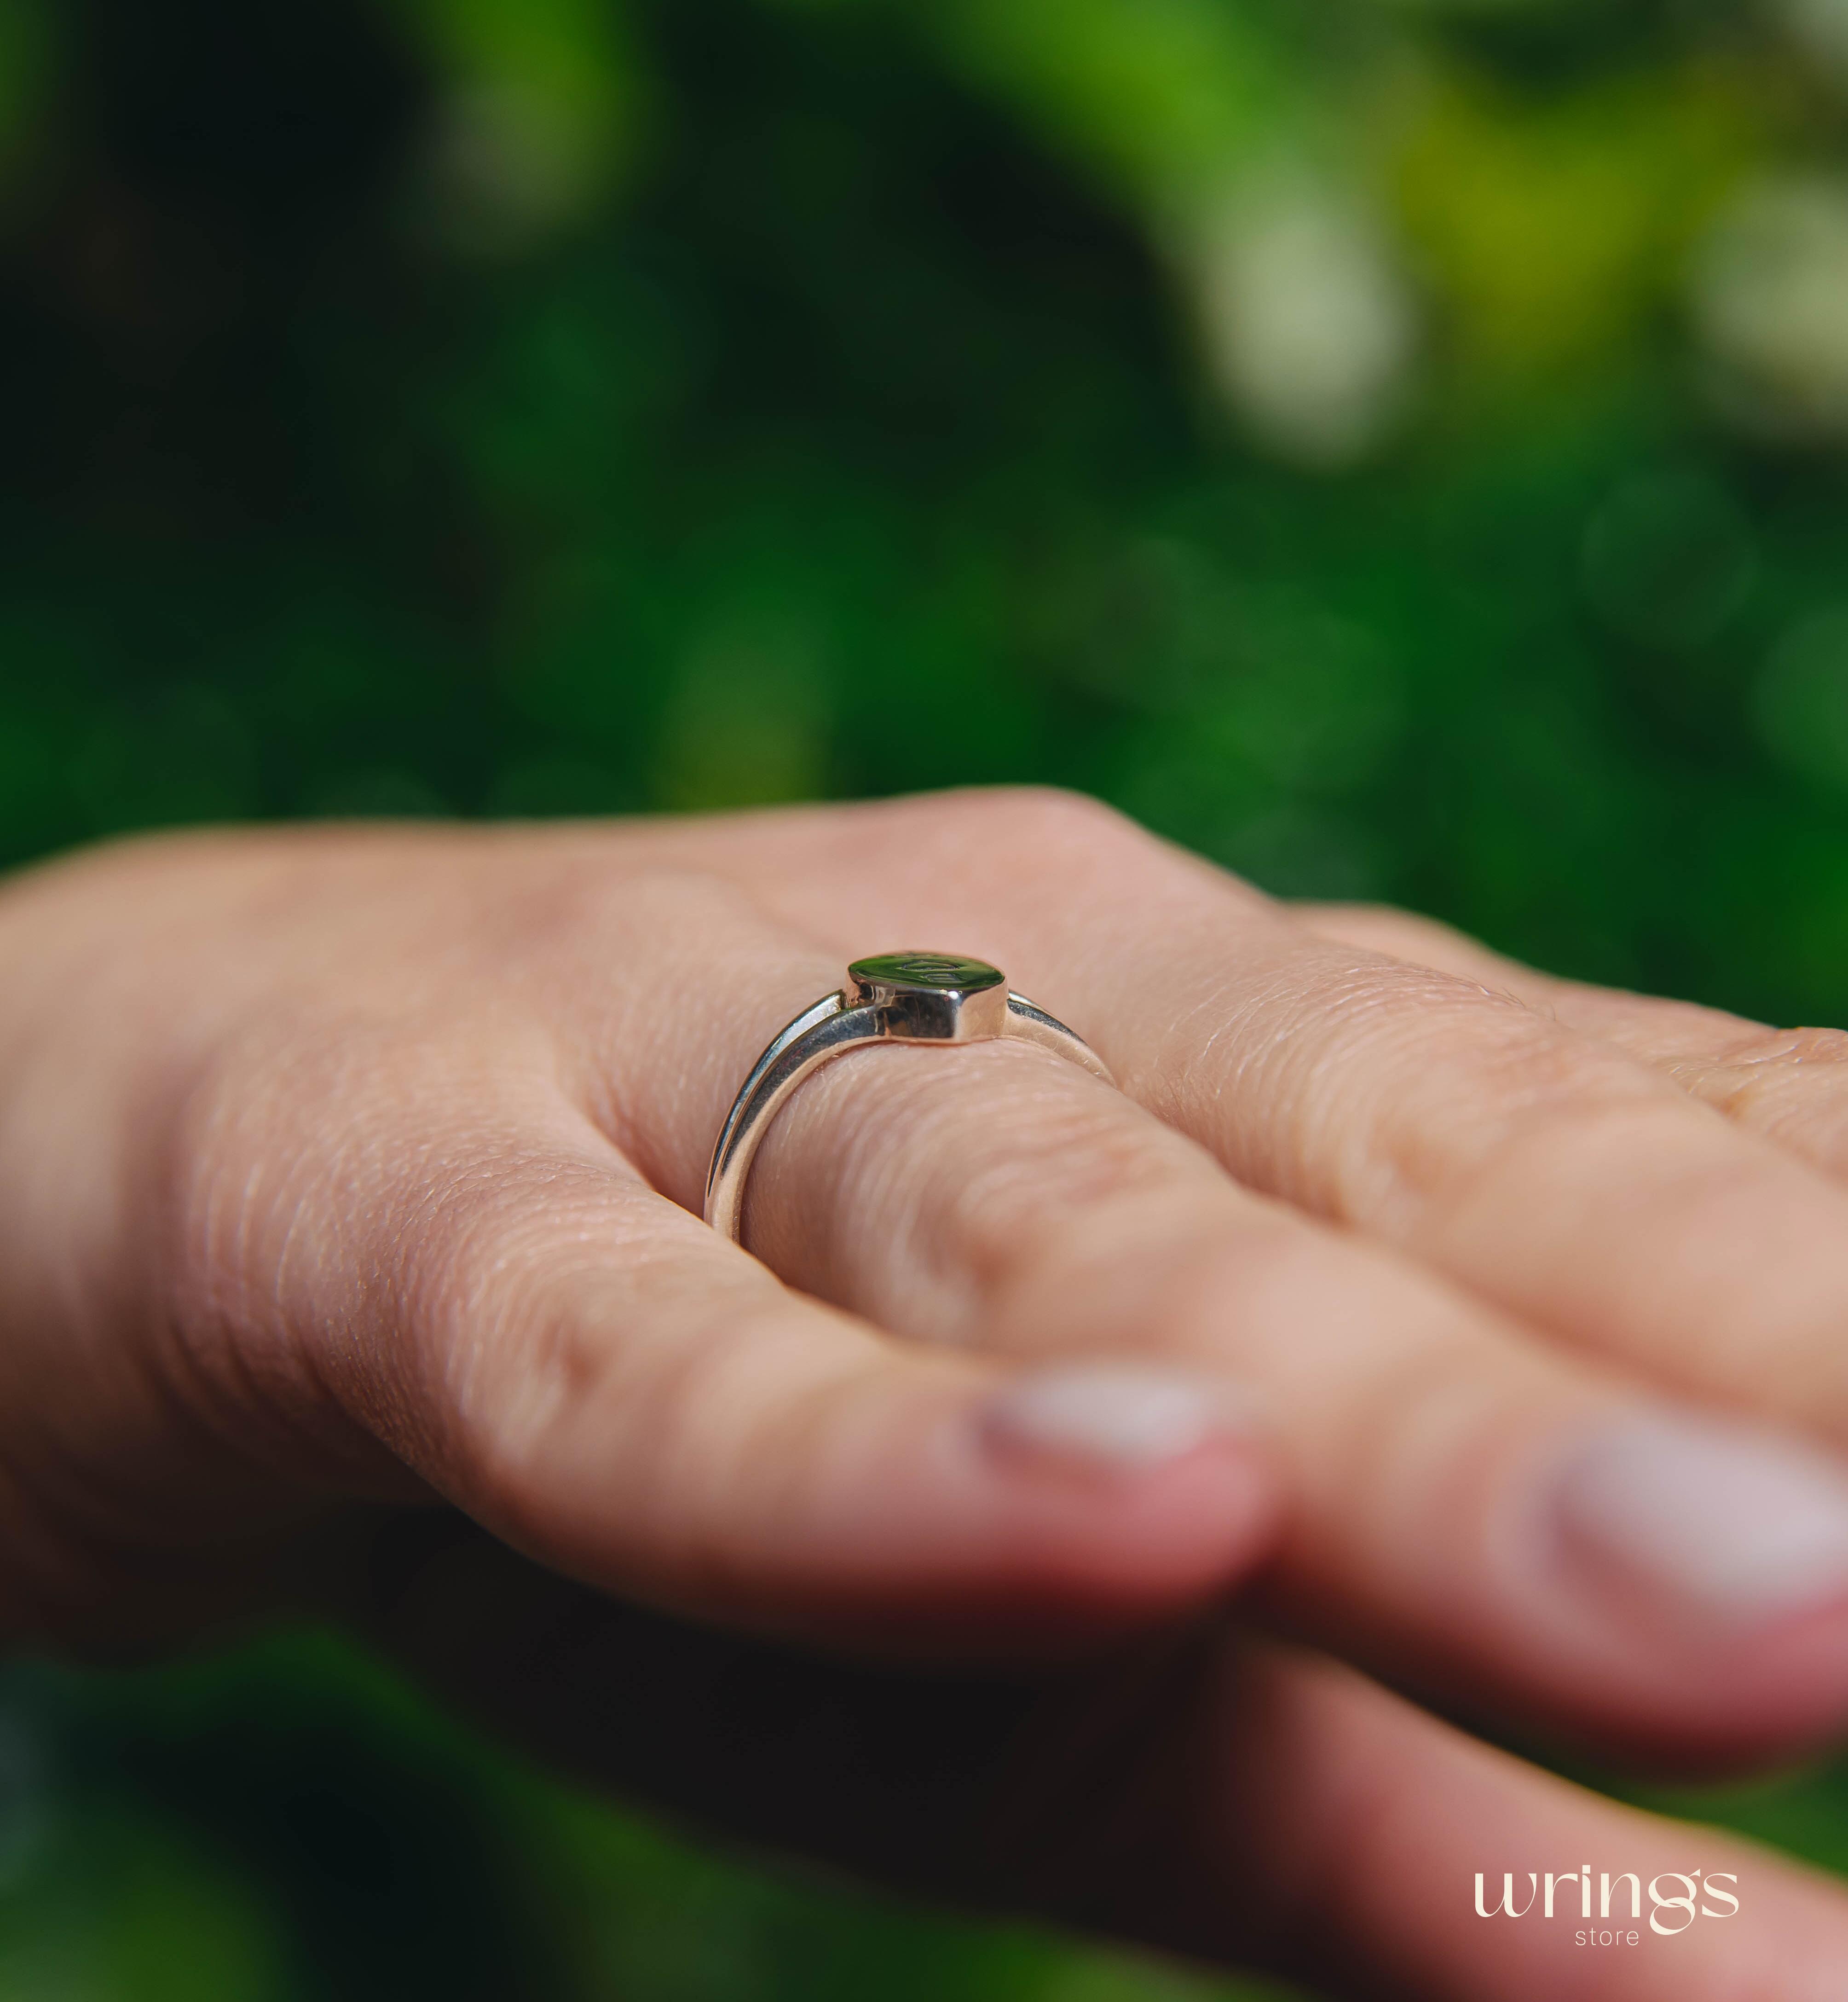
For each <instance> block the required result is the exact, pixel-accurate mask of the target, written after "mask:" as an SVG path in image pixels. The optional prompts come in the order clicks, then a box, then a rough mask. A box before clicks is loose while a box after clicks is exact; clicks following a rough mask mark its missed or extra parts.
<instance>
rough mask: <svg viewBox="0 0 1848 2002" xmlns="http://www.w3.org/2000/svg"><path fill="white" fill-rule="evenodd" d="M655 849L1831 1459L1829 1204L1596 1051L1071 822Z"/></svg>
mask: <svg viewBox="0 0 1848 2002" xmlns="http://www.w3.org/2000/svg"><path fill="white" fill-rule="evenodd" d="M660 846H661V849H662V850H663V851H664V852H665V851H668V850H671V849H677V851H678V853H682V854H683V855H689V856H690V855H701V856H708V857H711V856H714V855H715V854H716V853H717V851H718V850H720V849H723V850H724V855H725V856H726V858H727V867H730V869H731V870H733V871H734V872H735V873H737V874H739V875H741V876H742V877H745V878H747V879H748V881H750V882H751V884H754V885H755V887H756V888H757V890H758V894H760V895H762V896H764V897H765V898H772V899H773V900H774V901H775V903H776V907H777V908H778V909H780V910H782V911H783V912H786V914H787V915H788V916H790V918H791V919H792V920H793V921H794V922H797V923H802V924H804V926H807V928H808V929H811V931H812V932H814V933H815V935H816V936H818V937H820V938H824V939H826V940H829V941H830V942H831V943H833V944H835V947H836V949H837V950H842V951H843V952H844V953H851V952H855V951H858V950H862V949H863V947H862V944H861V943H860V942H861V941H863V940H866V938H868V937H869V936H870V937H874V938H889V937H891V936H894V935H898V936H912V937H917V936H922V937H924V938H925V939H927V940H929V939H935V940H938V941H939V942H943V941H946V940H948V941H950V942H952V943H954V945H955V946H956V947H957V949H959V950H969V951H972V952H977V953H983V954H987V955H988V956H989V957H992V958H993V959H994V960H995V962H996V963H997V964H1002V965H1004V966H1006V968H1007V970H1008V972H1009V975H1010V977H1011V978H1013V980H1014V982H1015V983H1016V985H1018V986H1019V987H1020V988H1021V989H1023V991H1025V992H1028V993H1030V994H1032V995H1033V996H1034V998H1035V999H1037V1000H1039V1001H1040V1002H1041V1003H1043V1004H1044V1005H1045V1006H1048V1007H1050V1008H1051V1009H1052V1010H1054V1011H1055V1013H1062V1014H1063V1015H1064V1016H1065V1017H1066V1018H1067V1019H1069V1020H1072V1021H1073V1022H1074V1023H1075V1024H1076V1026H1077V1027H1079V1029H1080V1030H1082V1031H1084V1032H1085V1033H1086V1034H1088V1035H1089V1036H1090V1039H1091V1040H1092V1041H1093V1042H1094V1043H1095V1044H1097V1046H1098V1048H1099V1049H1100V1053H1101V1054H1102V1055H1104V1058H1105V1059H1106V1060H1107V1062H1110V1063H1111V1066H1112V1067H1113V1069H1114V1070H1115V1072H1116V1073H1117V1075H1118V1077H1119V1078H1120V1079H1121V1080H1122V1082H1123V1083H1124V1088H1125V1090H1128V1091H1129V1092H1130V1093H1131V1094H1133V1095H1134V1096H1135V1097H1138V1099H1139V1100H1141V1101H1142V1103H1143V1104H1145V1105H1147V1106H1149V1107H1150V1108H1151V1109H1152V1111H1155V1112H1156V1113H1157V1114H1159V1117H1160V1118H1163V1120H1164V1121H1168V1122H1169V1123H1170V1124H1172V1125H1174V1126H1175V1127H1176V1128H1178V1129H1180V1131H1182V1132H1186V1133H1188V1134H1190V1135H1192V1136H1193V1137H1194V1138H1195V1139H1198V1140H1200V1141H1201V1142H1202V1143H1203V1144H1205V1146H1208V1148H1210V1149H1212V1152H1213V1153H1215V1155H1216V1156H1218V1158H1219V1160H1221V1161H1222V1162H1223V1163H1225V1164H1226V1167H1229V1169H1230V1170H1232V1172H1233V1174H1235V1175H1236V1177H1238V1178H1239V1179H1240V1181H1243V1182H1245V1183H1246V1184H1248V1185H1249V1186H1250V1187H1253V1188H1257V1189H1260V1190H1262V1191H1266V1192H1267V1193H1270V1194H1273V1195H1279V1196H1281V1197H1283V1198H1285V1199H1286V1200H1288V1201H1289V1202H1292V1203H1294V1204H1296V1205H1299V1206H1301V1207H1302V1208H1303V1209H1308V1210H1309V1211H1311V1212H1315V1213H1317V1214H1320V1215H1323V1216H1326V1217H1329V1218H1330V1219H1334V1220H1335V1221H1337V1222H1341V1223H1343V1224H1345V1225H1348V1226H1353V1227H1355V1228H1357V1229H1360V1230H1362V1231H1364V1232H1365V1233H1368V1234H1369V1235H1371V1236H1375V1237H1377V1238H1379V1239H1381V1240H1384V1241H1386V1242H1388V1243H1392V1244H1393V1245H1396V1246H1397V1247H1400V1248H1402V1249H1403V1250H1407V1251H1409V1252H1410V1253H1411V1254H1413V1255H1414V1257H1417V1258H1418V1259H1420V1260H1421V1261H1423V1262H1425V1263H1427V1264H1431V1265H1432V1266H1435V1267H1436V1268H1438V1269H1439V1270H1441V1271H1444V1272H1446V1273H1448V1274H1449V1275H1451V1276H1452V1278H1456V1279H1458V1280H1460V1281H1461V1282H1463V1283H1464V1284H1465V1285H1466V1286H1468V1287H1469V1288H1470V1289H1471V1290H1473V1292H1476V1293H1477V1294H1478V1295H1479V1296H1481V1297H1483V1298H1484V1299H1489V1300H1491V1301H1494V1302H1496V1303H1498V1304H1500V1305H1501V1306H1503V1307H1504V1308H1505V1309H1507V1310H1511V1311H1512V1312H1513V1313H1515V1314H1516V1315H1517V1316H1518V1317H1520V1318H1521V1319H1522V1320H1524V1321H1525V1322H1527V1323H1529V1324H1532V1325H1534V1326H1536V1327H1541V1328H1544V1329H1546V1330H1547V1331H1550V1332H1551V1333H1552V1334H1554V1335H1556V1336H1557V1337H1559V1338H1561V1339H1563V1340H1565V1341H1570V1342H1571V1343H1574V1344H1576V1345H1580V1346H1581V1347H1584V1348H1588V1349H1591V1350H1593V1351H1595V1352H1599V1353H1600V1354H1602V1355H1606V1356H1607V1357H1610V1358H1614V1359H1616V1360H1620V1361H1621V1362H1624V1363H1626V1364H1627V1365H1630V1366H1632V1367H1634V1368H1637V1369H1642V1370H1645V1371H1647V1372H1648V1373H1649V1374H1650V1375H1651V1376H1653V1377H1654V1378H1655V1379H1657V1380H1658V1381H1660V1382H1662V1383H1667V1384H1671V1385H1678V1386H1682V1387H1683V1388H1684V1389H1686V1390H1689V1391H1692V1392H1693V1393H1696V1394H1698V1395H1700V1397H1703V1398H1706V1399H1708V1400H1713V1401H1715V1402H1725V1403H1728V1404H1737V1405H1739V1406H1742V1407H1745V1408H1748V1409H1756V1411H1759V1412H1761V1413H1764V1414H1770V1415H1772V1416H1774V1417H1776V1418H1780V1419H1782V1420H1784V1421H1788V1422H1790V1423H1791V1424H1793V1425H1798V1426H1801V1427H1804V1428H1813V1429H1815V1430H1817V1431H1818V1432H1823V1433H1825V1435H1827V1436H1829V1438H1830V1439H1832V1440H1834V1441H1836V1442H1842V1441H1844V1440H1848V1344H1844V1343H1843V1341H1841V1339H1840V1329H1841V1327H1842V1325H1843V1317H1844V1313H1848V1194H1844V1192H1843V1191H1841V1190H1840V1189H1839V1188H1836V1187H1835V1186H1833V1185H1832V1184H1831V1183H1830V1182H1829V1181H1827V1180H1826V1179H1825V1177H1822V1176H1821V1175H1819V1174H1816V1173H1815V1172H1814V1171H1813V1170H1811V1169H1809V1168H1808V1167H1805V1166H1804V1165H1803V1164H1802V1163H1799V1162H1797V1161H1795V1160H1792V1159H1791V1158H1790V1156H1787V1154H1785V1153H1783V1152H1782V1151H1781V1150H1780V1149H1775V1148H1773V1147H1772V1146H1770V1144H1769V1143H1768V1142H1765V1141H1764V1140H1763V1139H1760V1138H1759V1137H1758V1136H1756V1135H1750V1134H1748V1133H1745V1132H1742V1130H1740V1128H1738V1126H1737V1125H1735V1124H1733V1123H1732V1122H1731V1121H1727V1120H1724V1119H1723V1118H1720V1117H1719V1116H1718V1115H1717V1114H1715V1113H1714V1111H1712V1110H1711V1108H1710V1107H1705V1106H1702V1105H1700V1104H1696V1103H1693V1102H1692V1101H1691V1100H1689V1098H1688V1097H1687V1096H1686V1094H1685V1093H1682V1092H1681V1091H1679V1090H1676V1089H1675V1087H1674V1086H1673V1085H1672V1083H1670V1082H1669V1081H1668V1079H1665V1078H1664V1077H1662V1076H1661V1075H1660V1074H1659V1073H1658V1072H1655V1071H1654V1070H1652V1069H1651V1068H1650V1067H1649V1066H1648V1065H1645V1064H1642V1063H1640V1062H1637V1061H1636V1060H1635V1059H1633V1058H1631V1057H1630V1056H1628V1055H1626V1054H1625V1053H1624V1052H1621V1051H1620V1050H1617V1049H1615V1048H1612V1047H1611V1046H1610V1045H1609V1044H1608V1043H1606V1042H1604V1041H1600V1040H1599V1039H1598V1038H1593V1037H1591V1036H1587V1035H1582V1034H1578V1033H1575V1032H1574V1031H1571V1030H1570V1029H1567V1028H1566V1027H1563V1026H1562V1025H1561V1024H1558V1023H1557V1022H1555V1021H1553V1020H1550V1019H1549V1018H1547V1017H1545V1016H1543V1015H1542V1014H1540V1013H1538V1012H1536V1010H1532V1009H1530V1008H1528V1007H1525V1006H1522V1005H1520V1004H1519V1003H1517V1002H1515V1001H1514V1000H1512V999H1510V998H1509V997H1508V996H1505V995H1500V994H1497V993H1494V992H1489V991H1487V990H1485V989H1484V988H1482V987H1481V986H1480V985H1477V983H1475V982H1472V981H1468V980H1463V979H1459V978H1456V976H1454V975H1446V974H1442V973H1440V972H1438V971H1433V970H1431V969H1428V968H1417V967H1411V966H1407V965H1406V964H1403V962H1400V961H1396V960H1393V959H1389V958H1386V957H1383V956H1382V955H1379V954H1371V953H1368V952H1365V951H1363V950H1359V949H1358V948H1355V947H1347V946H1344V945H1339V944H1337V943H1331V942H1330V941H1329V940H1324V939H1320V938H1318V937H1316V936H1315V935H1314V934H1313V933H1311V932H1310V931H1309V930H1308V929H1306V927H1304V926H1302V925H1300V924H1299V923H1296V922H1295V920H1294V919H1292V918H1291V917H1290V916H1289V915H1288V913H1287V912H1285V911H1284V910H1283V909H1281V907H1279V906H1278V905H1274V904H1272V903H1271V902H1269V900H1267V899H1266V898H1262V897H1260V896H1259V895H1257V893H1256V892H1255V891H1251V890H1250V889H1248V888H1246V887H1244V886H1243V885H1241V884H1238V883H1236V881H1233V879H1231V878H1229V877H1226V876H1224V875H1222V874H1221V873H1220V872H1219V871H1217V870H1212V869H1210V868H1209V867H1207V866H1206V865H1205V864H1204V863H1199V862H1197V861H1195V860H1193V859H1191V858H1190V857H1187V856H1183V855H1181V854H1180V853H1178V852H1177V851H1174V850H1172V849H1167V848H1166V847H1165V846H1163V845H1161V844H1159V843H1158V842H1155V841H1153V840H1152V839H1150V838H1149V837H1148V836H1146V835H1143V834H1142V833H1141V832H1139V830H1137V829H1135V828H1132V827H1131V826H1129V825H1128V823H1126V822H1121V821H1116V820H1114V819H1112V818H1107V817H1106V816H1105V815H1104V812H1103V810H1102V809H1100V808H1097V807H1093V806H1091V805H1090V804H1088V803H1083V802H1072V801H1066V800H1061V799H1058V798H1056V797H1055V798H1054V799H1052V800H1049V801H1048V800H1042V799H1040V798H1038V797H1027V798H1026V799H1025V800H1022V799H1021V798H1020V797H1017V796H1013V795H1001V796H996V797H975V798H972V799H971V798H964V799H961V800H947V801H932V800H912V801H901V802H895V803H893V804H889V805H884V806H880V807H866V808H861V809H859V810H857V811H856V814H854V815H853V817H852V818H849V819H845V820H843V819H841V818H831V819H828V820H826V821H821V820H819V819H818V818H815V817H814V816H810V815H804V814H801V813H799V812H796V813H790V814H785V815H783V816H772V817H769V818H765V819H764V820H762V821H759V822H758V823H757V827H756V830H755V833H754V834H753V835H751V836H749V837H745V836H744V835H741V830H740V828H738V826H737V825H736V824H730V825H727V826H725V827H724V831H723V838H722V839H721V838H720V833H719V832H717V830H715V829H714V828H711V827H708V828H706V829H705V830H703V831H702V830H699V829H693V830H689V831H688V832H686V833H685V834H682V835H678V836H675V835H662V836H661V837H660ZM843 856H846V857H847V858H849V860H848V861H847V862H846V863H843V860H842V858H843ZM998 856H1005V857H1006V866H1005V867H997V866H996V857H998Z"/></svg>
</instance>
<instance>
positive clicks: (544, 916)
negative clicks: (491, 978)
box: [495, 855, 765, 957]
mask: <svg viewBox="0 0 1848 2002" xmlns="http://www.w3.org/2000/svg"><path fill="white" fill-rule="evenodd" d="M763 923H765V919H764V917H763V914H762V911H761V910H760V909H759V908H758V905H757V903H756V901H755V899H754V898H752V897H751V895H750V894H749V893H748V891H745V890H744V889H743V888H741V887H740V886H739V885H738V884H736V883H734V882H733V881H730V879H728V878H727V877H724V876H723V875H720V874H717V873H716V872H714V871H712V870H703V869H698V868H693V867H675V866H672V865H664V864H650V865H648V866H646V867H642V868H639V869H637V868H633V867H612V863H611V861H610V860H609V858H608V857H606V856H601V855H588V856H573V857H570V858H569V859H566V860H560V861H559V862H557V863H554V864H553V865H552V866H551V867H549V868H548V869H546V870H545V871H543V872H542V873H540V874H537V875H536V876H535V877H532V878H529V879H528V880H526V881H522V882H521V884H520V885H519V887H518V891H517V893H516V894H515V895H514V896H513V897H512V898H511V901H510V902H509V904H508V905H507V911H506V916H505V926H504V931H503V933H502V934H501V936H499V937H497V939H496V940H495V945H496V948H497V951H498V952H500V953H501V954H503V955H504V952H505V948H506V947H507V945H508V944H509V943H511V944H512V945H513V946H514V947H515V949H516V950H520V949H521V948H527V947H539V948H541V949H542V950H545V951H546V952H548V953H549V952H551V951H553V950H555V949H556V948H558V947H561V946H562V947H564V948H566V949H567V950H568V951H569V952H570V954H571V955H572V956H573V957H577V956H581V955H582V954H585V953H587V952H592V953H594V952H604V953H607V952H609V951H611V950H622V951H623V952H624V953H625V954H628V953H629V951H632V950H633V945H634V942H635V940H636V939H638V938H647V939H651V940H652V939H671V938H675V937H683V936H686V935H687V934H689V933H697V934H704V935H710V936H725V935H726V934H727V931H728V930H735V929H737V928H738V927H740V926H750V927H751V929H758V928H761V927H762V925H763ZM507 933H511V935H512V936H511V940H510V939H509V937H508V936H507Z"/></svg>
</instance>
